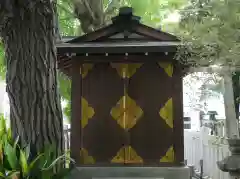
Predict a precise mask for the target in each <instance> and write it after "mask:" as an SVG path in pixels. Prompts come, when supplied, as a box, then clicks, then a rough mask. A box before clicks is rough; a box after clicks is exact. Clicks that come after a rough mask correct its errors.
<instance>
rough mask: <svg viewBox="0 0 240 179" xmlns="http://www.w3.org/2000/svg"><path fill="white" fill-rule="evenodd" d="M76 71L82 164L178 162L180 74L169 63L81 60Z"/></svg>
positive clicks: (179, 151) (180, 119)
mask: <svg viewBox="0 0 240 179" xmlns="http://www.w3.org/2000/svg"><path fill="white" fill-rule="evenodd" d="M81 74H82V101H81V105H82V121H81V126H82V132H81V134H82V136H81V138H82V143H81V152H80V154H81V165H94V166H102V165H104V166H106V165H107V166H112V165H119V164H121V165H122V164H124V165H130V164H134V165H144V166H154V165H161V166H163V165H166V166H169V165H175V164H177V163H180V162H181V160H182V159H183V146H182V137H183V136H181V135H182V132H181V130H183V126H182V122H181V121H182V120H183V119H182V107H181V106H182V101H181V98H182V87H181V77H180V76H178V77H177V76H176V75H175V73H174V68H173V66H172V65H171V64H169V63H145V64H141V63H131V64H120V63H97V64H94V65H93V64H84V65H83V66H82V68H81Z"/></svg>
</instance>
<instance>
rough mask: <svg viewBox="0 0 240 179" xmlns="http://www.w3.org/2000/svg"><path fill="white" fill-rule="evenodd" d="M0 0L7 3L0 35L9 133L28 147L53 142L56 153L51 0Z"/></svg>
mask: <svg viewBox="0 0 240 179" xmlns="http://www.w3.org/2000/svg"><path fill="white" fill-rule="evenodd" d="M5 2H6V3H8V6H5V9H3V10H2V12H5V14H4V17H5V19H7V20H6V21H5V22H4V28H2V29H1V36H2V39H3V42H4V46H5V52H6V60H7V75H6V82H7V93H8V96H9V102H10V119H11V128H12V130H13V134H14V135H15V136H16V135H19V136H20V141H21V143H22V144H26V143H31V147H32V148H31V150H32V151H39V150H42V149H43V147H44V146H46V145H48V144H55V145H56V146H57V154H58V155H59V154H60V153H62V151H63V125H62V123H63V122H62V111H61V105H60V96H59V93H58V87H57V76H56V74H57V70H56V49H55V44H54V41H55V33H54V32H55V31H54V25H55V22H54V10H55V9H54V5H53V2H52V1H51V0H45V1H43V0H37V1H36V0H35V1H32V2H31V1H30V3H29V0H25V1H15V2H14V1H10V0H6V1H5ZM21 3H22V4H21ZM25 3H26V4H25ZM3 7H4V6H2V7H1V4H0V8H3ZM0 10H1V9H0ZM9 12H10V13H9ZM9 14H10V15H9ZM0 21H1V20H0ZM2 21H3V20H2ZM2 24H3V22H2Z"/></svg>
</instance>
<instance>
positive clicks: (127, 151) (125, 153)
mask: <svg viewBox="0 0 240 179" xmlns="http://www.w3.org/2000/svg"><path fill="white" fill-rule="evenodd" d="M111 162H112V163H129V164H133V163H137V164H139V163H143V159H142V158H141V157H140V156H139V155H138V154H137V152H136V151H135V150H134V149H133V148H132V147H131V146H124V147H122V148H121V149H120V150H119V151H118V153H117V155H116V156H115V157H114V158H113V159H112V160H111Z"/></svg>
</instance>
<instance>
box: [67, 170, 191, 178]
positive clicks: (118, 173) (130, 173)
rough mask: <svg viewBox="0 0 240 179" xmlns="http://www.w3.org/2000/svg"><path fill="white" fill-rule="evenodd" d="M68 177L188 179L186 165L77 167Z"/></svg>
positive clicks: (188, 173)
mask: <svg viewBox="0 0 240 179" xmlns="http://www.w3.org/2000/svg"><path fill="white" fill-rule="evenodd" d="M69 179H190V170H189V168H188V167H78V168H76V169H75V170H74V171H73V172H72V173H71V176H70V177H69Z"/></svg>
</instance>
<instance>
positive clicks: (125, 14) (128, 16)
mask: <svg viewBox="0 0 240 179" xmlns="http://www.w3.org/2000/svg"><path fill="white" fill-rule="evenodd" d="M140 19H141V18H140V17H138V16H134V15H133V8H132V7H127V6H124V7H121V8H120V9H119V14H118V16H117V17H114V18H112V21H113V23H115V22H119V21H120V22H126V21H136V22H139V20H140Z"/></svg>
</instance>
